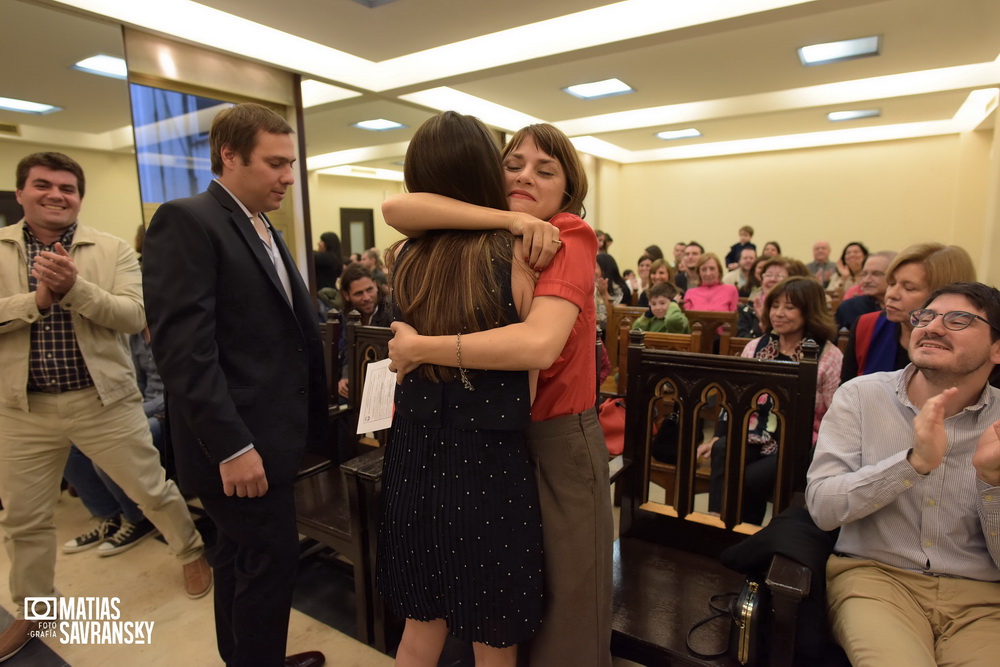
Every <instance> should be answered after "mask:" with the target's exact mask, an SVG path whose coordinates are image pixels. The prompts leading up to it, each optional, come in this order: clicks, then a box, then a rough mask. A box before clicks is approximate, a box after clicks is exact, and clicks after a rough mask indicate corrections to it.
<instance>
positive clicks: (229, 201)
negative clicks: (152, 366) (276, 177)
mask: <svg viewBox="0 0 1000 667" xmlns="http://www.w3.org/2000/svg"><path fill="white" fill-rule="evenodd" d="M274 241H275V243H276V244H277V247H278V249H279V251H280V253H281V257H282V258H283V259H284V261H285V266H286V267H287V269H288V275H289V278H290V281H291V287H292V303H291V304H290V303H289V302H288V299H287V297H286V295H285V291H284V289H283V288H282V286H281V283H280V281H279V279H278V275H277V273H276V271H275V269H274V265H273V263H272V261H271V258H270V257H269V256H268V254H267V251H266V249H265V248H264V246H263V244H262V243H261V240H260V238H259V237H258V236H257V234H256V232H255V231H254V229H253V226H252V225H251V224H250V222H249V221H248V220H247V217H246V214H244V213H243V211H242V209H241V208H240V206H239V204H238V203H236V201H235V200H234V199H233V198H232V197H231V196H230V195H229V193H227V192H226V191H225V189H223V188H222V187H221V186H220V185H219V184H218V183H216V182H212V184H211V185H209V187H208V191H207V192H203V193H201V194H198V195H195V196H194V197H189V198H187V199H178V200H175V201H171V202H167V203H166V204H163V205H162V206H161V207H160V208H159V209H158V210H157V212H156V214H155V215H154V216H153V219H152V221H151V222H150V225H149V230H148V231H147V232H146V238H145V241H144V243H143V291H144V293H145V300H146V315H147V317H148V319H149V324H150V328H151V330H152V346H153V353H154V356H155V358H156V365H157V368H158V369H159V371H160V375H161V376H162V377H163V381H164V384H165V386H166V392H167V418H168V420H169V427H170V437H171V443H172V446H173V449H174V456H175V459H176V464H177V474H178V481H179V483H180V485H181V487H182V488H183V489H184V490H185V491H187V492H189V493H197V494H204V493H221V492H222V481H221V477H220V475H219V463H221V462H222V461H223V460H225V459H226V458H228V457H230V456H232V455H233V454H235V453H236V452H238V451H239V450H241V449H243V448H244V447H246V446H247V445H249V444H251V443H253V445H254V447H255V448H256V449H257V452H258V453H259V454H260V456H261V458H262V459H263V461H264V470H265V473H266V475H267V479H268V483H269V484H271V485H274V484H279V483H283V482H290V481H291V480H292V479H293V478H294V476H295V474H296V472H297V471H298V469H299V465H300V463H301V458H302V454H303V452H304V450H305V448H306V446H307V444H319V443H321V442H322V440H323V438H325V429H326V425H327V394H326V378H325V371H324V365H323V349H322V343H321V341H320V335H319V327H318V325H317V318H316V314H315V313H316V308H315V307H314V305H313V302H312V298H311V297H310V295H309V292H308V290H307V289H306V287H305V285H304V284H303V282H302V279H301V278H300V276H299V274H298V272H297V271H296V269H295V265H294V264H293V263H292V260H291V256H290V254H289V252H288V249H287V248H286V247H285V244H284V243H283V242H282V240H281V238H280V237H279V236H278V235H277V234H274Z"/></svg>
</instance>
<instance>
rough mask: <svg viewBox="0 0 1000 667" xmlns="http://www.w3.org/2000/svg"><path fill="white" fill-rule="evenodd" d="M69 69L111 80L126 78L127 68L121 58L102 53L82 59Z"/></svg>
mask: <svg viewBox="0 0 1000 667" xmlns="http://www.w3.org/2000/svg"><path fill="white" fill-rule="evenodd" d="M71 67H72V69H75V70H80V71H81V72H87V73H89V74H99V75H101V76H107V77H111V78H112V79H126V78H128V66H126V65H125V61H124V60H123V59H121V58H116V57H115V56H109V55H107V54H104V53H98V54H97V55H96V56H90V57H89V58H84V59H83V60H81V61H80V62H78V63H76V64H75V65H71Z"/></svg>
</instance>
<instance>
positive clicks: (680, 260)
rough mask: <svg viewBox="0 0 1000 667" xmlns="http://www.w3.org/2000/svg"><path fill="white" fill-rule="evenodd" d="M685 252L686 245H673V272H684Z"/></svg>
mask: <svg viewBox="0 0 1000 667" xmlns="http://www.w3.org/2000/svg"><path fill="white" fill-rule="evenodd" d="M685 250H687V243H684V242H683V241H682V242H680V243H675V244H674V270H675V271H683V270H684V251H685Z"/></svg>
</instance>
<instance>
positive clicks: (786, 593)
mask: <svg viewBox="0 0 1000 667" xmlns="http://www.w3.org/2000/svg"><path fill="white" fill-rule="evenodd" d="M811 581H812V572H811V571H810V570H809V568H808V567H806V566H805V565H802V564H801V563H799V562H797V561H794V560H792V559H791V558H788V557H786V556H782V555H781V554H774V556H773V557H772V558H771V567H770V568H768V570H767V578H766V579H765V582H766V583H767V587H768V588H769V589H771V593H773V594H774V595H777V596H780V597H783V598H789V599H794V600H796V601H799V600H802V599H803V598H805V597H806V596H807V595H809V588H810V583H811Z"/></svg>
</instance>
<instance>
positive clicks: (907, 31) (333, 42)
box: [0, 0, 1000, 170]
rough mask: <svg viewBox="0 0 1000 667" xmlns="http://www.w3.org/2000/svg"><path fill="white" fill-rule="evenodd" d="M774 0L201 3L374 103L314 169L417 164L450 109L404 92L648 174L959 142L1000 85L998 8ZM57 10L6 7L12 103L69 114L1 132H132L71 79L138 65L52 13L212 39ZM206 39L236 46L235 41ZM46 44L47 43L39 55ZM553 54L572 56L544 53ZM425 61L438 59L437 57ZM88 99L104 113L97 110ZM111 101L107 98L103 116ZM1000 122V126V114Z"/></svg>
mask: <svg viewBox="0 0 1000 667" xmlns="http://www.w3.org/2000/svg"><path fill="white" fill-rule="evenodd" d="M764 1H765V2H766V3H768V4H770V5H771V6H777V7H778V8H776V9H772V10H769V11H762V12H756V13H750V14H742V15H736V14H739V12H740V11H745V8H746V7H748V6H750V5H757V4H760V3H754V2H750V1H749V0H715V1H714V2H710V1H709V0H693V1H692V2H681V1H680V0H655V2H654V0H629V1H628V2H620V3H606V2H601V1H598V0H546V1H545V2H538V1H537V0H532V1H528V0H507V1H506V2H487V1H485V0H395V1H394V2H391V3H389V4H387V5H383V6H380V7H376V8H374V9H369V8H367V7H365V6H363V5H361V4H359V3H358V2H356V1H354V0H284V1H283V2H273V1H269V2H262V1H259V0H203V2H202V3H201V4H202V5H206V6H208V7H211V8H214V9H216V10H220V11H223V12H227V13H229V14H232V15H234V16H238V17H242V18H244V19H248V20H250V21H254V22H256V23H259V24H262V25H264V26H268V27H270V28H272V29H276V30H279V31H282V32H285V33H289V34H292V35H297V36H299V37H302V38H305V39H308V40H311V41H312V42H315V43H317V44H319V45H322V46H323V47H327V48H326V49H325V50H324V49H320V53H321V55H323V54H328V57H327V55H323V57H318V58H313V59H311V60H305V61H301V62H298V63H296V64H295V66H294V67H293V69H296V70H298V71H300V72H302V73H303V74H304V75H306V76H312V77H313V78H317V79H321V80H324V81H326V82H328V83H331V84H337V85H340V86H343V87H347V88H350V89H353V90H356V91H357V92H360V93H361V94H360V95H359V96H357V97H354V98H352V99H347V100H341V101H338V102H333V103H330V104H326V105H322V106H317V107H313V108H310V109H308V110H307V113H306V140H307V146H308V152H309V155H310V157H314V156H319V155H324V154H329V153H334V155H333V156H332V157H330V158H329V159H327V161H326V162H324V164H336V163H338V162H344V161H347V162H351V163H354V164H365V165H368V166H380V167H386V168H392V169H397V170H398V169H400V167H399V165H398V164H397V163H398V162H399V160H400V159H401V156H402V153H403V150H404V148H405V142H406V141H407V140H408V139H409V137H410V136H411V135H412V132H413V130H414V129H415V128H416V127H417V126H418V125H419V124H420V123H421V122H422V121H423V120H425V119H426V118H428V117H430V115H432V114H433V113H435V112H436V109H432V108H428V107H426V106H422V105H418V104H415V103H413V102H409V101H405V100H402V99H401V98H400V96H401V95H405V94H409V93H417V92H420V91H423V90H426V89H429V88H436V87H442V86H444V87H448V88H450V89H453V90H455V91H459V92H461V93H465V94H467V95H472V96H475V97H477V98H480V99H482V100H486V101H488V102H492V103H494V104H497V105H502V106H503V107H507V108H509V109H512V110H516V111H518V112H521V113H522V114H526V115H527V116H530V117H533V118H536V119H539V120H543V121H546V122H552V123H555V124H557V125H559V126H560V127H561V128H563V129H564V130H566V131H567V133H569V134H570V135H571V136H583V135H586V136H592V137H594V138H595V139H598V140H601V141H603V142H606V144H610V146H607V145H606V144H605V145H603V148H601V149H598V152H600V151H603V152H604V154H603V156H604V157H611V158H613V159H617V160H620V161H623V162H630V161H640V160H650V159H669V158H675V157H683V156H684V153H683V151H684V150H690V149H688V148H685V147H691V146H699V145H702V144H712V145H715V146H717V150H721V151H723V152H725V151H729V150H742V149H741V148H740V147H739V146H740V145H733V144H722V143H720V142H734V141H738V140H748V139H749V140H761V139H763V138H767V137H774V136H784V135H810V136H811V139H810V140H811V141H814V142H818V143H820V144H822V143H823V142H824V141H827V140H829V141H831V142H832V141H842V140H844V139H843V138H840V139H834V137H835V135H830V134H814V133H830V132H831V131H839V130H843V129H844V128H858V127H861V128H864V127H870V128H885V129H886V131H893V132H895V136H910V135H912V134H913V133H918V134H919V133H920V132H923V133H932V132H946V131H954V126H952V125H947V123H946V121H949V120H950V119H951V118H952V117H953V116H954V115H955V114H956V112H957V111H958V109H959V107H961V105H962V104H963V102H964V101H965V100H966V98H967V97H968V95H969V93H970V92H971V91H972V90H974V89H977V88H988V87H995V86H997V85H1000V61H998V55H1000V1H998V0H868V1H865V0H811V1H809V0H786V1H785V2H782V0H764ZM178 3H180V4H178ZM42 4H44V5H47V6H48V7H46V8H41V7H39V6H36V5H34V4H25V3H24V2H21V0H0V7H2V17H3V20H2V21H0V62H4V63H5V67H4V69H5V73H4V76H3V78H2V79H0V96H7V97H21V98H25V99H31V100H35V101H41V102H49V103H52V104H57V105H59V106H63V107H65V109H66V110H65V111H63V112H60V113H57V114H51V115H49V116H43V117H26V116H24V115H23V114H13V113H10V112H0V122H16V123H22V124H25V125H31V126H39V127H42V128H48V129H49V130H50V131H53V132H55V131H57V130H58V131H67V132H68V131H73V132H92V133H101V132H104V133H107V132H109V131H111V130H113V129H115V128H118V127H121V126H123V125H127V124H128V115H127V104H126V105H125V107H120V105H118V104H117V102H115V103H114V104H112V103H111V100H115V99H116V98H117V96H120V95H122V94H124V93H123V92H116V91H123V90H124V86H123V85H121V84H120V83H117V84H116V83H115V82H113V81H107V80H104V79H101V78H100V77H94V76H90V75H84V74H79V73H76V72H72V71H70V70H67V69H66V66H67V65H68V64H69V63H72V62H74V61H75V60H77V59H79V57H84V56H86V55H92V53H93V52H97V51H102V52H105V53H110V54H113V55H115V54H118V55H120V53H121V44H120V36H119V35H118V33H117V31H116V30H115V28H114V27H113V26H112V25H108V24H101V23H94V22H87V24H88V26H89V27H88V28H87V29H86V30H83V29H80V27H79V26H78V25H77V24H79V23H80V19H79V18H78V17H76V16H69V15H66V14H63V13H59V12H53V11H52V9H51V8H52V7H59V8H61V9H65V5H67V4H72V5H78V6H82V7H85V8H86V7H89V8H91V9H95V8H99V9H100V11H101V12H102V13H105V14H107V15H109V16H112V17H117V18H119V19H121V20H124V21H125V22H129V23H133V24H136V25H138V26H139V27H145V28H146V29H155V30H159V31H163V32H167V33H170V34H173V35H175V36H178V37H180V38H183V39H195V38H194V37H192V36H191V35H185V34H184V31H185V26H184V25H178V26H174V25H171V24H169V21H168V17H169V16H171V15H173V14H174V11H173V8H175V7H179V6H180V5H181V4H190V3H187V2H186V0H155V1H154V0H150V2H149V4H150V5H154V6H157V7H160V8H161V9H162V13H161V14H159V15H157V16H156V17H154V18H152V19H143V18H141V17H139V16H138V15H137V14H136V13H135V8H136V7H137V6H138V5H137V4H136V3H134V0H62V1H61V2H58V1H55V0H52V1H50V2H44V3H42ZM143 4H145V3H143ZM611 5H616V6H614V7H612V6H611ZM668 5H669V8H671V9H677V10H678V11H681V10H685V11H686V10H688V9H692V10H695V11H697V12H701V13H706V12H708V13H712V12H715V13H716V15H721V16H730V17H729V18H721V19H717V20H711V18H710V19H708V20H707V22H702V23H698V24H696V25H689V26H687V27H679V28H675V29H669V28H664V26H669V25H670V24H669V21H666V20H665V19H664V20H661V19H660V18H659V17H658V15H657V14H656V11H654V10H658V9H660V8H664V7H668ZM781 5H785V6H781ZM630 8H631V9H632V10H635V11H636V12H637V13H634V14H632V15H631V17H630V18H629V19H627V20H626V21H625V22H624V25H623V26H617V27H616V26H615V25H614V24H613V23H611V22H610V20H609V21H608V23H607V30H606V34H607V35H611V36H614V37H613V39H614V40H615V41H611V42H609V43H604V44H599V45H596V46H587V45H585V44H583V43H582V41H581V40H580V39H577V38H576V37H577V35H576V34H575V33H574V32H572V31H567V30H565V29H561V25H560V21H565V20H566V19H560V18H559V17H563V16H566V15H570V14H574V13H577V12H583V11H584V10H594V9H596V10H598V11H605V12H607V11H609V10H611V9H615V10H628V9H630ZM733 8H736V11H732V9H733ZM640 10H641V11H640ZM647 16H648V21H647V20H645V18H646V17H647ZM549 20H554V21H553V22H552V23H548V24H542V25H541V26H536V28H537V29H536V30H535V31H534V32H531V31H530V30H527V29H522V30H517V28H518V26H523V25H527V24H531V23H536V22H539V21H549ZM671 20H673V19H671ZM144 21H145V22H146V23H144ZM234 22H235V20H234ZM240 30H242V28H240V27H238V26H236V27H234V28H233V33H234V35H230V37H231V38H233V39H235V40H236V41H237V42H239V41H240V40H239V39H238V38H239V34H238V33H239V31H240ZM503 30H507V31H508V32H507V33H504V34H502V35H499V36H497V37H494V38H492V39H493V40H494V41H488V40H490V39H491V38H486V37H484V36H485V35H488V34H490V33H495V32H498V31H503ZM563 33H568V34H563ZM643 33H649V34H643ZM581 34H582V33H581ZM598 34H600V31H598ZM629 35H631V36H629ZM868 35H879V36H881V37H882V53H881V55H879V56H877V57H870V58H861V59H857V60H851V61H844V62H839V63H833V64H828V65H822V66H814V67H803V66H802V65H801V64H800V63H799V60H798V57H797V54H796V49H797V48H798V47H800V46H803V45H806V44H811V43H818V42H827V41H834V40H840V39H848V38H854V37H863V36H868ZM477 38H478V40H479V41H478V42H477V41H474V42H473V44H479V43H482V45H480V46H478V47H476V50H474V51H473V52H472V53H471V54H468V55H466V56H454V55H452V53H450V52H449V51H448V49H439V50H438V51H434V52H432V53H431V54H419V53H418V52H420V51H424V50H427V49H432V48H436V47H441V46H443V45H448V44H453V43H455V42H459V41H461V40H476V39H477ZM581 39H582V38H581ZM605 39H612V37H607V36H605ZM204 41H210V42H212V43H211V44H209V46H213V47H216V46H217V47H225V44H224V43H222V42H221V40H217V39H214V38H213V39H206V40H204ZM257 41H259V40H254V42H257ZM40 43H43V44H45V48H44V49H39V48H37V45H38V44H40ZM243 44H244V45H245V44H246V40H243ZM535 47H542V48H548V49H549V50H550V51H555V52H554V53H550V54H548V55H539V56H532V57H527V56H526V54H528V53H531V52H532V49H534V48H535ZM234 48H235V47H234ZM316 48H319V47H316ZM451 48H454V47H451ZM334 49H335V50H336V52H335V51H333V50H334ZM338 52H339V53H338ZM76 53H81V54H82V55H80V56H79V57H77V56H76V55H75V54H76ZM26 54H30V55H28V56H26ZM291 56H292V54H291V53H290V51H289V50H288V49H272V51H271V52H270V53H266V54H264V55H262V56H260V58H261V59H263V60H269V61H272V62H275V63H277V64H279V65H280V66H284V67H290V65H289V62H291V60H290V58H291ZM347 56H350V57H347ZM341 57H344V58H345V59H343V60H341V59H340V58H341ZM424 57H426V58H428V60H425V61H421V60H420V58H424ZM526 57H527V59H524V58H526ZM391 59H396V60H391ZM504 59H506V60H518V59H521V60H520V61H518V62H505V60H504ZM11 63H20V66H18V65H14V66H11ZM441 64H443V65H446V66H447V67H446V68H445V71H444V73H440V72H438V71H437V70H435V67H437V65H441ZM942 68H950V69H942ZM931 70H942V71H940V72H939V73H938V74H939V75H938V76H937V77H932V76H928V75H926V74H913V73H923V72H928V71H931ZM42 72H45V73H46V74H44V75H42V74H41V73H42ZM8 74H9V75H10V76H8ZM608 77H617V78H619V79H622V80H623V81H625V82H626V83H628V84H630V85H631V86H632V87H633V88H635V90H636V92H635V93H633V94H629V95H620V96H616V97H608V98H604V99H598V100H591V101H584V100H579V99H576V98H574V97H571V96H570V95H568V94H566V93H565V92H563V91H562V88H564V87H565V86H568V85H571V84H574V83H582V82H587V81H595V80H600V79H604V78H608ZM876 77H878V78H876ZM866 80H867V81H866ZM82 98H90V102H89V103H88V104H84V103H83V101H82ZM94 98H98V99H101V100H105V101H106V103H105V104H99V105H96V108H95V105H94V104H93V99H94ZM78 102H79V103H78ZM84 107H87V109H88V110H87V111H85V110H84ZM102 107H103V110H102ZM122 108H123V109H124V112H122V111H121V109H122ZM857 108H879V109H881V110H882V115H881V117H879V118H872V119H865V120H860V121H852V122H850V123H838V124H832V123H829V122H828V121H827V120H826V113H827V112H829V111H834V110H843V109H857ZM636 110H646V112H644V113H641V112H636ZM378 117H382V118H389V119H392V120H396V121H399V122H402V123H404V124H406V125H408V127H407V128H406V129H402V130H394V131H387V132H366V131H363V130H358V129H355V128H353V127H350V123H353V122H356V121H359V120H363V119H366V118H378ZM918 124H919V125H918ZM985 126H992V115H991V116H990V118H989V120H987V121H986V124H985ZM685 127H696V128H698V129H699V130H701V132H702V135H703V136H702V137H700V138H697V139H688V140H682V141H679V142H677V141H675V142H664V141H662V140H660V139H658V138H656V137H655V136H654V135H655V133H656V132H659V131H661V130H669V129H680V128H685ZM501 129H504V128H503V127H502V126H501ZM507 129H512V128H507ZM871 132H876V133H877V132H878V130H871ZM53 136H56V135H53ZM107 136H110V135H107ZM848 140H852V139H848ZM109 141H110V140H109ZM111 143H114V142H113V141H112V142H111ZM379 146H381V147H382V148H381V150H372V151H368V152H365V151H359V152H355V153H354V154H352V155H351V156H350V159H346V158H345V159H341V160H338V159H337V157H338V156H337V152H338V151H346V150H350V149H365V148H368V147H379ZM359 155H360V157H359ZM314 164H315V162H314Z"/></svg>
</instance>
